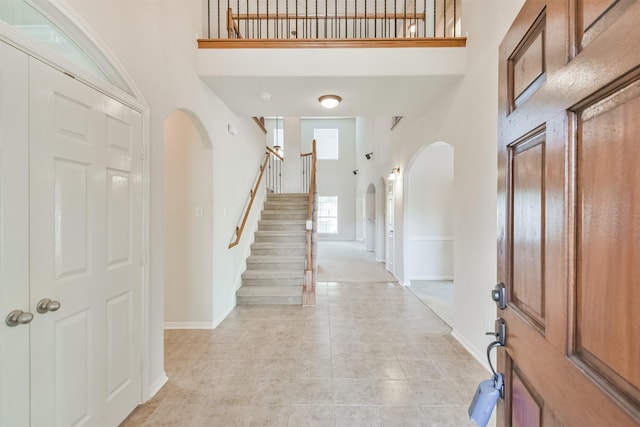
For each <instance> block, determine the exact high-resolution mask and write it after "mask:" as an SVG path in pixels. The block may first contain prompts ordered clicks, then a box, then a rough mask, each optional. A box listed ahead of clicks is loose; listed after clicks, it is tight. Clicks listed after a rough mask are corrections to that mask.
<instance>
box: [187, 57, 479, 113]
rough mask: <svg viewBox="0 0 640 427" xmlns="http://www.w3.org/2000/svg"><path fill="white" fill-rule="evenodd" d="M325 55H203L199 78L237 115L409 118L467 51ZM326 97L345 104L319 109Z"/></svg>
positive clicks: (458, 69) (457, 71)
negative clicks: (338, 97) (333, 107)
mask: <svg viewBox="0 0 640 427" xmlns="http://www.w3.org/2000/svg"><path fill="white" fill-rule="evenodd" d="M321 50H322V52H320V53H318V49H316V50H313V49H287V50H284V49H262V50H257V49H237V50H233V49H223V50H216V49H200V50H199V51H198V55H199V58H198V59H199V73H200V76H201V78H202V79H203V81H204V82H205V83H206V84H207V85H208V86H209V87H211V89H212V90H213V91H214V92H215V93H216V94H217V95H218V96H219V97H220V98H221V100H222V101H223V102H224V103H225V104H226V105H227V106H228V107H229V108H230V109H231V110H232V111H233V112H234V113H235V114H236V115H238V116H244V117H250V116H300V117H323V116H332V117H335V116H385V115H386V116H409V115H412V114H416V113H418V112H420V111H423V110H424V109H426V108H427V107H428V106H430V105H432V104H433V103H435V102H438V99H439V98H440V97H441V96H442V95H443V94H444V93H445V92H446V91H447V90H448V89H450V88H451V87H453V86H454V85H455V84H456V82H458V81H460V79H461V78H462V76H463V75H464V70H465V67H466V61H465V59H466V56H465V54H466V52H465V49H464V48H453V49H451V48H431V49H342V50H338V49H333V51H335V52H327V51H330V50H331V49H321ZM258 64H260V65H258ZM265 94H268V95H265ZM326 94H335V95H339V96H340V97H342V103H341V104H340V105H339V106H338V107H336V108H335V109H331V110H328V109H325V108H323V107H321V106H320V104H319V103H318V98H319V97H320V96H322V95H326ZM267 98H268V99H267Z"/></svg>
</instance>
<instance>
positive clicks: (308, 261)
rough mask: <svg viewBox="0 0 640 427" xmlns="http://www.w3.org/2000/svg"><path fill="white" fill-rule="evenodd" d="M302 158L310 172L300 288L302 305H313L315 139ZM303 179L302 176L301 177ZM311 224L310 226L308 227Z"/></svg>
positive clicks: (315, 228)
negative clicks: (308, 164) (304, 255)
mask: <svg viewBox="0 0 640 427" xmlns="http://www.w3.org/2000/svg"><path fill="white" fill-rule="evenodd" d="M302 157H303V160H306V159H310V162H309V163H310V174H308V175H307V176H308V182H309V184H308V185H307V186H306V187H307V188H308V191H309V203H308V207H307V239H306V242H307V245H306V251H307V252H306V257H305V269H304V286H303V290H302V305H315V303H316V283H317V280H318V279H317V276H318V242H317V235H318V218H317V209H318V193H317V191H316V163H317V154H316V141H315V139H314V140H313V148H312V151H311V153H308V154H303V155H302ZM303 179H304V178H303ZM309 225H311V227H309Z"/></svg>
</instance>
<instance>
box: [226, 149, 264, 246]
mask: <svg viewBox="0 0 640 427" xmlns="http://www.w3.org/2000/svg"><path fill="white" fill-rule="evenodd" d="M266 148H267V150H266V154H265V156H264V160H263V161H262V164H261V165H260V172H259V174H258V179H257V180H256V183H255V185H254V186H253V188H252V189H251V190H250V195H251V198H250V199H249V204H248V205H247V209H245V211H244V217H243V218H242V223H241V224H240V227H236V230H235V236H236V237H235V240H233V241H232V242H231V243H229V246H228V248H229V249H231V248H233V247H234V246H236V245H237V244H238V243H240V237H242V232H243V231H244V226H245V225H246V224H247V219H248V218H249V213H250V212H251V206H253V201H254V200H255V198H256V194H258V187H259V186H260V182H261V181H262V176H263V175H264V170H265V169H266V168H267V163H268V162H269V156H271V151H273V150H271V149H269V147H266Z"/></svg>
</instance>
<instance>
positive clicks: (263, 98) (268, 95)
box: [259, 92, 271, 102]
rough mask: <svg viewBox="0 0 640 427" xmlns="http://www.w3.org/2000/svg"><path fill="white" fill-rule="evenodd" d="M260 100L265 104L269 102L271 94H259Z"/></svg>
mask: <svg viewBox="0 0 640 427" xmlns="http://www.w3.org/2000/svg"><path fill="white" fill-rule="evenodd" d="M259 95H260V99H262V100H263V101H265V102H269V101H271V94H270V93H269V92H260V94H259Z"/></svg>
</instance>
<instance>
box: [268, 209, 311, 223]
mask: <svg viewBox="0 0 640 427" xmlns="http://www.w3.org/2000/svg"><path fill="white" fill-rule="evenodd" d="M261 218H262V219H276V220H283V221H284V220H290V219H292V220H298V221H303V220H306V219H307V211H263V212H262V215H261Z"/></svg>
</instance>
